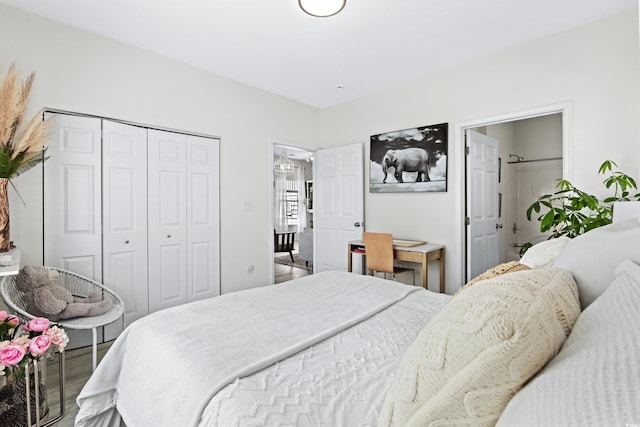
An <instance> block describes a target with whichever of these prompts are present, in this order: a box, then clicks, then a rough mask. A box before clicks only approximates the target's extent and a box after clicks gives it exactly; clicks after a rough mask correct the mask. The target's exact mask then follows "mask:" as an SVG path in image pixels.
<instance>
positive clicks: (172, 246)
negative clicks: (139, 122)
mask: <svg viewBox="0 0 640 427" xmlns="http://www.w3.org/2000/svg"><path fill="white" fill-rule="evenodd" d="M186 153H187V150H186V136H185V135H182V134H176V133H171V132H164V131H157V130H149V131H148V159H149V160H148V161H149V163H148V167H149V170H148V203H149V206H148V210H149V211H148V213H149V220H148V236H149V270H148V271H149V311H150V312H153V311H156V310H160V309H163V308H167V307H171V306H174V305H178V304H183V303H185V302H187V291H186V289H187V284H186V283H187V273H186V271H187V247H186V246H187V241H186V226H187V221H186V217H187V212H186V211H187V208H186V200H187V195H186V167H187V161H186Z"/></svg>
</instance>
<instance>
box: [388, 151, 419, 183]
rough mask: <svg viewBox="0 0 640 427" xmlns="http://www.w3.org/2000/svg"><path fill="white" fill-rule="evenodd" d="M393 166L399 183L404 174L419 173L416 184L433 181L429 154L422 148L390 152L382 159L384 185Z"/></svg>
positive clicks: (394, 174)
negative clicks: (430, 176) (430, 173)
mask: <svg viewBox="0 0 640 427" xmlns="http://www.w3.org/2000/svg"><path fill="white" fill-rule="evenodd" d="M391 166H393V167H394V168H395V172H394V173H393V176H395V177H396V179H397V180H398V182H404V181H403V180H402V172H418V176H417V177H416V182H422V181H425V182H427V181H431V178H429V172H430V170H431V167H430V166H429V154H428V153H427V150H424V149H422V148H415V147H414V148H405V149H404V150H388V151H387V153H386V154H385V155H384V158H383V159H382V172H384V179H383V180H382V182H383V183H386V182H387V170H388V169H389V168H390V167H391Z"/></svg>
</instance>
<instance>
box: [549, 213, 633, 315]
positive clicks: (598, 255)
mask: <svg viewBox="0 0 640 427" xmlns="http://www.w3.org/2000/svg"><path fill="white" fill-rule="evenodd" d="M625 259H629V260H632V261H634V262H636V263H640V218H632V219H628V220H625V221H621V222H618V223H614V224H609V225H605V226H604V227H600V228H596V229H594V230H591V231H589V232H588V233H585V234H582V235H580V236H578V237H575V238H574V239H572V240H571V241H570V242H569V243H567V244H566V246H565V247H564V249H563V250H562V252H560V255H559V256H558V258H557V259H556V261H555V262H554V264H553V265H554V266H555V267H560V268H563V269H565V270H568V271H570V272H571V273H572V274H573V277H574V278H575V280H576V283H577V284H578V291H579V293H580V305H581V306H582V309H583V310H584V309H585V308H586V307H587V306H588V305H589V304H591V303H592V302H593V301H594V300H595V299H596V298H598V296H599V295H600V294H602V292H604V290H605V289H606V288H607V287H608V286H609V285H610V284H611V283H612V282H613V279H614V278H615V277H614V274H613V272H614V270H615V268H616V267H617V266H618V264H620V263H621V262H622V261H623V260H625Z"/></svg>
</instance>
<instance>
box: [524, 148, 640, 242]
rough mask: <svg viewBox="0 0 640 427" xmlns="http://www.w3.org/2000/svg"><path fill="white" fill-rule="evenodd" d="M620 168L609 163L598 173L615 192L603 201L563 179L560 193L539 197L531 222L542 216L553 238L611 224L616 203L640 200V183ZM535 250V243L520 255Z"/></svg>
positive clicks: (543, 225) (529, 214)
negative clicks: (638, 184)
mask: <svg viewBox="0 0 640 427" xmlns="http://www.w3.org/2000/svg"><path fill="white" fill-rule="evenodd" d="M614 167H615V168H616V170H614ZM617 167H618V165H617V164H616V163H615V162H613V161H611V160H606V161H605V162H604V163H602V165H601V166H600V169H599V170H598V173H599V174H601V175H606V177H605V179H604V181H603V184H604V186H605V187H606V188H607V189H609V190H611V189H613V195H611V196H609V197H606V198H604V199H602V200H600V199H598V198H597V197H596V196H594V195H592V194H589V193H587V192H585V191H582V190H580V189H579V188H577V187H576V186H575V185H573V184H572V183H571V182H569V181H567V180H565V179H559V180H558V184H557V185H556V188H558V191H556V192H555V193H553V194H544V195H542V196H540V197H538V199H537V200H536V201H535V202H534V203H533V204H531V206H529V208H528V209H527V219H528V220H529V221H531V220H532V218H533V217H534V214H535V215H538V214H539V215H538V216H536V217H535V219H537V220H538V221H540V231H541V232H543V233H546V232H551V236H550V237H549V238H556V237H560V236H566V237H569V238H574V237H576V236H578V235H580V234H583V233H586V232H587V231H589V230H593V229H594V228H597V227H602V226H603V225H607V224H611V221H612V218H613V203H614V202H620V201H632V200H633V201H638V200H640V193H638V192H637V190H638V186H637V184H636V181H635V180H634V179H633V178H632V177H630V176H629V175H627V174H625V173H623V172H620V171H618V170H617ZM531 246H532V244H531V242H528V243H525V244H524V246H523V247H522V249H521V251H520V255H522V254H524V253H525V252H526V251H527V250H528V249H529V248H530V247H531Z"/></svg>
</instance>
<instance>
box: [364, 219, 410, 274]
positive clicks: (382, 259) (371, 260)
mask: <svg viewBox="0 0 640 427" xmlns="http://www.w3.org/2000/svg"><path fill="white" fill-rule="evenodd" d="M362 240H363V241H364V250H365V253H366V259H367V270H369V272H370V273H371V275H373V273H375V272H379V273H384V278H385V279H386V278H387V273H389V274H391V277H392V278H393V280H396V281H397V278H396V274H398V273H404V272H411V274H412V275H413V284H414V285H415V284H416V272H415V271H414V270H413V269H412V268H404V267H396V266H395V265H393V236H392V235H391V234H389V233H369V232H366V231H365V232H364V233H362Z"/></svg>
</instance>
